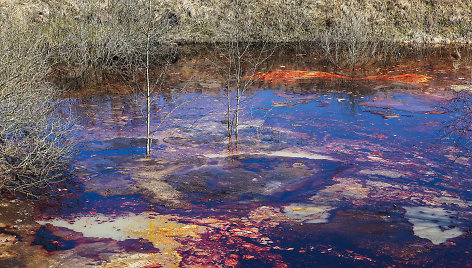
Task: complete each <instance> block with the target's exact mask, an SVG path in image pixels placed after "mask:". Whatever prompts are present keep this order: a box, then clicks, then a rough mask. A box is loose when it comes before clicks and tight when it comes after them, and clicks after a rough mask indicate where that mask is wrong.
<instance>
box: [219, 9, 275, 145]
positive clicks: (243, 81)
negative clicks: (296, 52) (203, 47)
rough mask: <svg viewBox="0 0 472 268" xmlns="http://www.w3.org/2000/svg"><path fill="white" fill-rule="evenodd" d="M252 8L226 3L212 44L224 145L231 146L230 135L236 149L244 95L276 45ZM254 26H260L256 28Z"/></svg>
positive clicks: (262, 19)
mask: <svg viewBox="0 0 472 268" xmlns="http://www.w3.org/2000/svg"><path fill="white" fill-rule="evenodd" d="M254 5H255V2H254V1H250V0H234V1H230V2H229V3H228V6H227V9H226V10H227V16H226V18H225V21H224V22H223V23H224V25H223V26H222V28H223V30H222V31H221V32H219V33H218V34H217V37H216V39H217V40H219V41H218V42H215V43H214V45H215V48H216V50H217V52H218V53H217V55H218V56H219V60H217V61H214V63H215V64H216V65H218V66H217V68H220V69H221V70H222V71H223V77H224V90H225V94H226V124H227V135H228V138H229V144H228V146H229V147H231V143H232V137H233V135H234V137H235V145H236V149H237V146H238V135H239V126H240V122H241V112H242V104H243V102H244V95H245V93H246V91H247V90H248V89H249V88H250V87H251V85H252V84H253V82H254V75H255V74H256V73H257V72H258V71H260V69H261V67H262V64H263V63H265V62H266V61H267V59H268V58H269V57H270V56H272V54H273V53H274V51H275V48H276V46H277V45H276V43H275V42H270V41H269V39H268V36H266V35H264V33H267V31H266V28H267V27H271V25H269V24H267V23H265V22H264V17H262V16H258V14H255V13H254V10H256V8H255V7H254ZM267 12H269V10H267ZM256 25H258V26H260V27H259V28H256V27H258V26H256ZM272 33H273V32H271V34H272ZM221 66H223V67H222V68H221Z"/></svg>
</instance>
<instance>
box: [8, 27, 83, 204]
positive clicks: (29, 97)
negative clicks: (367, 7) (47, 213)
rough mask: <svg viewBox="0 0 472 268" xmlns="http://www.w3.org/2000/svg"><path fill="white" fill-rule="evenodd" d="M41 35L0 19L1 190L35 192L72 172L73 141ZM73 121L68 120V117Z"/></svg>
mask: <svg viewBox="0 0 472 268" xmlns="http://www.w3.org/2000/svg"><path fill="white" fill-rule="evenodd" d="M47 74H48V68H47V52H46V51H45V50H44V48H43V44H42V40H41V39H40V38H36V37H35V35H34V34H33V33H32V32H31V31H29V30H27V29H26V30H25V29H24V25H17V24H16V23H15V22H14V20H9V19H8V18H2V19H1V20H0V190H1V191H10V192H21V193H25V194H29V195H33V194H34V193H35V192H36V190H37V189H38V188H41V187H45V186H47V185H49V184H51V183H54V182H56V181H58V180H60V179H62V178H64V176H65V174H66V173H67V171H68V164H69V161H70V160H71V157H72V156H73V152H74V144H73V142H72V141H71V139H70V135H71V132H70V130H71V126H72V124H71V123H70V122H71V121H70V120H69V119H68V118H64V117H63V116H61V113H60V110H61V109H62V108H63V106H61V102H60V101H59V100H58V99H57V94H56V93H57V90H56V89H55V88H53V87H52V86H51V84H49V83H48V82H47V80H46V79H47ZM68 120H69V121H68Z"/></svg>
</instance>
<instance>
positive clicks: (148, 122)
mask: <svg viewBox="0 0 472 268" xmlns="http://www.w3.org/2000/svg"><path fill="white" fill-rule="evenodd" d="M148 8H149V10H148V12H149V14H148V16H149V19H151V0H148ZM148 23H151V22H150V21H149V22H148ZM149 31H150V26H149V25H148V29H147V32H146V35H147V42H146V85H147V92H146V103H147V106H146V116H147V117H146V157H150V156H151V138H150V134H151V85H150V81H149V46H150V32H149Z"/></svg>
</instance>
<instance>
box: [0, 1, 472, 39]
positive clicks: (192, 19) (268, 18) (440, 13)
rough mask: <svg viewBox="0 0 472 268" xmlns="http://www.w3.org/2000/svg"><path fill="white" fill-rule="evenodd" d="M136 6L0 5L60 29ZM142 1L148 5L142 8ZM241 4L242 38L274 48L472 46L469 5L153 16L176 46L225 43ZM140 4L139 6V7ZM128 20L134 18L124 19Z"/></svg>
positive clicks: (193, 7)
mask: <svg viewBox="0 0 472 268" xmlns="http://www.w3.org/2000/svg"><path fill="white" fill-rule="evenodd" d="M126 2H129V3H131V2H132V4H131V5H132V6H135V7H136V9H139V6H140V5H141V4H142V3H143V2H139V1H138V2H137V1H116V0H108V1H105V0H102V1H100V0H89V1H76V0H66V1H58V0H50V1H39V0H29V1H28V0H23V1H20V0H12V1H0V3H1V4H0V6H1V7H2V10H4V11H5V10H9V11H8V12H12V8H13V10H14V11H13V12H14V13H15V14H16V15H15V16H16V17H17V18H19V19H21V20H26V21H34V22H35V23H39V24H46V25H48V27H49V28H51V29H58V28H61V26H64V25H65V24H67V23H76V22H77V21H80V20H82V19H88V20H91V19H92V20H93V19H94V18H97V17H99V18H100V19H101V20H102V21H106V20H108V19H113V18H111V17H110V16H111V15H113V14H112V13H113V12H111V11H110V6H113V5H120V4H122V3H126ZM144 2H145V1H144ZM238 2H239V3H243V4H244V5H245V9H246V15H247V16H246V18H245V19H246V20H247V21H248V23H247V26H248V28H247V29H244V30H245V31H249V32H253V33H257V34H258V35H259V36H261V35H263V36H265V38H268V39H270V40H271V41H300V40H303V41H306V40H313V39H316V38H319V37H320V36H322V35H323V33H324V32H326V31H331V30H336V29H340V28H349V29H351V30H356V31H363V32H366V33H367V34H368V36H369V38H371V39H382V40H388V41H395V42H418V43H450V42H461V43H467V42H471V41H472V31H471V29H472V2H471V1H469V0H390V1H385V0H374V1H366V0H357V1H352V0H327V1H318V0H284V1H282V0H281V1H270V0H254V1H241V0H240V1H229V0H228V1H220V0H178V1H173V0H161V1H153V5H154V7H155V8H156V10H160V11H165V13H166V17H165V19H166V20H167V21H168V22H169V23H170V24H171V25H172V29H170V30H169V32H168V34H167V37H168V38H170V40H172V41H181V42H209V41H215V40H220V41H224V36H223V35H222V34H221V33H224V32H225V30H226V29H228V27H230V25H228V22H229V21H230V20H228V17H229V16H230V15H231V10H232V5H234V3H238ZM140 3H141V4H140ZM121 15H122V16H123V17H127V16H132V15H133V14H131V13H129V12H127V13H122V14H121Z"/></svg>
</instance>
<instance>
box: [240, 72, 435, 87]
mask: <svg viewBox="0 0 472 268" xmlns="http://www.w3.org/2000/svg"><path fill="white" fill-rule="evenodd" d="M250 78H252V79H254V80H256V81H260V82H264V83H271V84H275V83H283V82H295V81H298V80H304V79H314V78H319V79H348V80H388V81H394V82H401V83H407V84H419V83H427V82H429V81H430V80H431V79H433V77H431V76H427V75H421V74H401V75H387V74H385V75H373V76H366V77H360V78H357V77H349V76H344V75H339V74H333V73H327V72H319V71H299V70H275V71H271V72H267V73H257V74H255V75H253V76H246V77H245V79H250Z"/></svg>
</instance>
